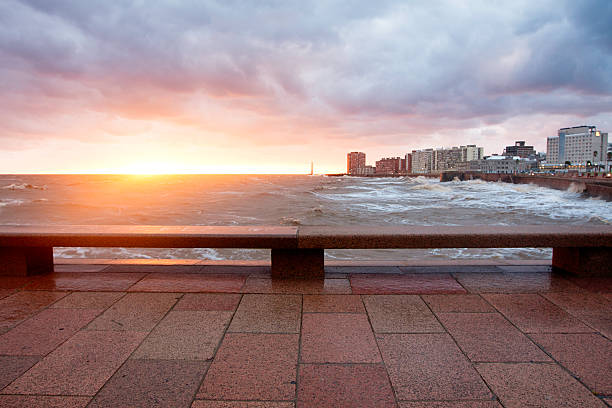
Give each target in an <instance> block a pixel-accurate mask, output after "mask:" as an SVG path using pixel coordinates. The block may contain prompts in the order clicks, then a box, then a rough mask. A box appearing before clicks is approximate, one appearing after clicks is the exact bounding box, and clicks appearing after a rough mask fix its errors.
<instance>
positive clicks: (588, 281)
mask: <svg viewBox="0 0 612 408" xmlns="http://www.w3.org/2000/svg"><path fill="white" fill-rule="evenodd" d="M568 279H569V280H570V281H571V282H572V283H574V284H576V285H578V286H580V287H581V288H583V289H586V290H588V291H589V292H594V293H612V277H588V278H580V277H569V278H568Z"/></svg>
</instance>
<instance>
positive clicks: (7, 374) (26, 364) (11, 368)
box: [0, 356, 39, 390]
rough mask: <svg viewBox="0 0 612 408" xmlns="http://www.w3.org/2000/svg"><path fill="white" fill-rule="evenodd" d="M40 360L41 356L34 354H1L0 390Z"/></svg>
mask: <svg viewBox="0 0 612 408" xmlns="http://www.w3.org/2000/svg"><path fill="white" fill-rule="evenodd" d="M38 360H39V357H33V356H0V367H2V369H1V370H0V390H2V389H3V388H4V387H6V386H7V385H9V384H10V383H11V382H12V381H13V380H14V379H15V378H17V377H19V376H20V375H21V374H23V373H25V372H26V371H28V370H29V369H30V367H32V366H33V365H34V364H36V363H37V362H38Z"/></svg>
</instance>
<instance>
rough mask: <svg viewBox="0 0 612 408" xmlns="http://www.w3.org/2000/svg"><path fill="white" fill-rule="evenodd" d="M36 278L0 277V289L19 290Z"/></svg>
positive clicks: (36, 277)
mask: <svg viewBox="0 0 612 408" xmlns="http://www.w3.org/2000/svg"><path fill="white" fill-rule="evenodd" d="M38 278H39V277H38V276H0V289H19V288H22V287H24V286H25V285H27V284H28V283H30V282H33V281H34V280H36V279H38Z"/></svg>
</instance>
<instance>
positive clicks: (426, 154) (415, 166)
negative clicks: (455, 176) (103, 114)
mask: <svg viewBox="0 0 612 408" xmlns="http://www.w3.org/2000/svg"><path fill="white" fill-rule="evenodd" d="M483 156H484V149H483V148H482V147H477V146H476V145H467V146H460V147H452V148H450V149H448V148H447V149H445V148H440V149H436V150H433V149H425V150H413V151H412V172H413V173H432V172H440V171H444V170H450V169H458V168H459V167H461V166H460V165H461V163H465V162H469V161H473V160H480V159H482V158H483Z"/></svg>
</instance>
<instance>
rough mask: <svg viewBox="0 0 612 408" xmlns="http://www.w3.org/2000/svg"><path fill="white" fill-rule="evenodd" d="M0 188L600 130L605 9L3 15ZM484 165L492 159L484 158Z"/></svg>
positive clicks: (611, 96)
mask: <svg viewBox="0 0 612 408" xmlns="http://www.w3.org/2000/svg"><path fill="white" fill-rule="evenodd" d="M0 15H2V16H3V24H2V29H0V60H1V61H2V63H0V78H2V81H0V95H2V96H0V173H154V172H156V173H302V174H304V173H307V172H308V171H309V169H310V162H311V161H314V163H315V172H317V173H334V172H340V171H342V170H343V169H344V168H345V165H344V163H342V161H341V160H339V159H338V158H339V157H343V156H344V155H345V154H346V152H348V151H352V150H354V149H356V148H358V149H359V150H361V151H368V152H370V154H371V155H372V156H375V157H389V156H394V155H395V153H394V152H402V151H411V150H413V149H424V148H428V147H432V146H455V145H459V144H465V143H464V142H459V141H460V140H461V141H463V140H469V141H470V143H472V144H476V145H478V146H482V147H484V149H485V151H487V152H494V151H496V150H498V146H506V145H510V144H512V143H513V142H514V141H515V140H528V141H530V144H533V145H534V147H535V149H536V150H537V151H545V150H546V138H547V137H548V136H554V135H555V132H556V129H558V128H559V127H560V126H561V124H568V125H570V126H573V125H580V124H597V126H598V127H599V128H601V129H604V130H609V129H611V128H612V46H611V44H612V34H610V30H609V21H612V4H611V3H610V2H609V1H606V0H600V1H597V0H588V1H581V2H574V1H570V0H565V1H552V0H550V1H542V2H537V3H534V2H530V1H527V0H524V1H523V0H521V1H512V2H510V1H506V2H501V3H495V4H492V3H490V2H486V1H476V2H469V3H467V4H466V3H461V2H455V1H450V0H449V1H437V2H429V1H428V2H411V3H410V4H406V3H404V2H400V1H398V0H385V1H383V2H381V3H376V4H373V3H371V2H366V1H361V0H360V1H354V2H352V3H351V4H348V5H347V4H346V3H334V2H315V1H313V2H306V3H304V2H300V3H297V2H292V1H288V2H274V1H272V2H268V3H265V4H261V3H240V4H228V3H223V2H215V1H206V2H198V3H187V2H179V3H177V2H171V1H161V2H155V3H154V4H153V3H126V2H119V1H100V2H97V1H94V2H72V1H54V2H45V1H38V0H6V1H3V2H2V3H1V4H0ZM498 153H501V150H499V152H498Z"/></svg>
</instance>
